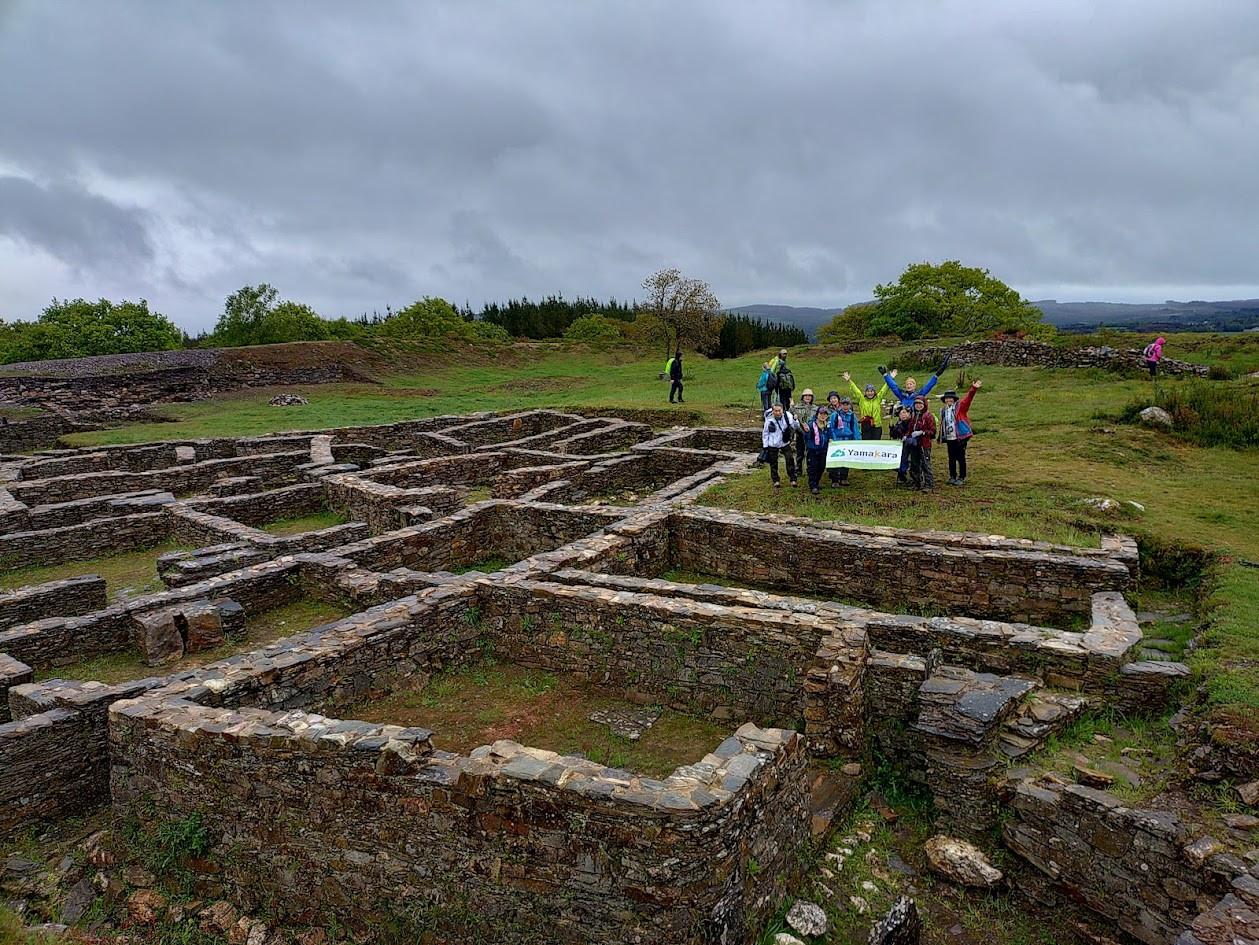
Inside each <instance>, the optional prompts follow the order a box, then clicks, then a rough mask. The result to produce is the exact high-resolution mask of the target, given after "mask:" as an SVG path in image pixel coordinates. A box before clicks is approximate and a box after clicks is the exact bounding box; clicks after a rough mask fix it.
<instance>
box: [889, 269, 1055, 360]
mask: <svg viewBox="0 0 1259 945" xmlns="http://www.w3.org/2000/svg"><path fill="white" fill-rule="evenodd" d="M874 294H875V297H876V298H877V299H878V302H877V303H876V304H875V307H874V312H873V314H872V315H871V316H870V321H869V326H868V329H867V335H868V336H871V337H877V336H880V335H899V336H900V337H901V338H904V339H906V340H910V339H914V338H928V337H939V336H942V335H966V336H970V337H978V336H983V335H988V334H991V333H993V332H997V331H1001V332H1009V333H1018V332H1022V333H1025V334H1029V335H1032V336H1034V337H1040V336H1044V335H1046V334H1052V332H1053V328H1052V326H1050V325H1046V324H1044V323H1042V321H1041V317H1042V316H1041V312H1040V310H1039V309H1038V308H1036V307H1035V306H1033V305H1032V304H1031V303H1030V302H1028V301H1027V300H1026V299H1024V298H1023V297H1022V296H1020V295H1019V294H1018V293H1017V292H1015V291H1014V290H1013V289H1011V288H1010V287H1009V286H1008V285H1006V284H1005V283H1004V282H1002V281H1001V280H1000V279H997V278H996V277H995V276H993V275H991V274H990V273H989V272H988V270H987V269H976V268H973V267H969V266H963V265H962V264H961V263H960V262H958V261H957V260H955V259H950V260H947V261H946V262H943V263H940V265H938V266H933V265H931V264H930V263H914V264H912V265H910V266H909V267H908V268H907V269H906V270H905V271H904V272H903V273H901V277H900V279H899V280H897V281H896V282H895V283H887V284H885V285H879V286H875V289H874Z"/></svg>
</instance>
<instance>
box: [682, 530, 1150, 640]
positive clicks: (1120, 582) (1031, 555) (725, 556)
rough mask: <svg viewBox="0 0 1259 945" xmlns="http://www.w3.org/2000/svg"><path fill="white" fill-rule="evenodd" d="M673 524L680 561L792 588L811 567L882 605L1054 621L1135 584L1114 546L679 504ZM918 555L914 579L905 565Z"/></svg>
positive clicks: (816, 578)
mask: <svg viewBox="0 0 1259 945" xmlns="http://www.w3.org/2000/svg"><path fill="white" fill-rule="evenodd" d="M667 527H668V535H669V550H670V556H669V557H670V564H671V565H672V566H673V567H676V568H681V569H683V570H687V571H694V572H698V573H701V574H712V575H715V576H719V577H722V578H725V579H729V580H733V581H736V582H739V583H747V584H751V585H754V586H758V587H764V588H766V589H774V590H779V589H786V590H790V589H793V588H794V587H795V586H796V585H797V584H798V583H799V580H800V578H799V575H800V573H801V569H803V568H805V567H806V566H807V568H808V569H809V580H810V583H811V585H812V589H813V593H830V594H834V595H835V596H836V597H839V598H848V599H852V600H858V601H861V602H863V603H867V604H872V605H874V606H876V607H892V608H897V609H899V608H922V609H927V610H948V611H950V612H954V613H959V614H966V615H969V616H974V617H984V618H996V619H1003V620H1017V621H1026V622H1031V621H1036V622H1040V623H1053V622H1054V621H1056V620H1060V619H1061V618H1062V617H1063V615H1069V614H1088V613H1090V611H1091V607H1092V603H1091V598H1092V595H1093V594H1094V593H1097V592H1099V591H1125V590H1127V589H1129V588H1130V587H1131V586H1132V584H1133V576H1132V573H1131V572H1130V570H1129V567H1128V564H1127V563H1126V562H1124V561H1121V560H1116V559H1115V558H1114V557H1111V556H1108V555H1106V556H1104V555H1102V554H1096V553H1095V554H1080V553H1061V552H1046V551H1025V550H1022V549H1009V550H1007V549H1006V548H1004V547H1002V546H1001V544H1000V543H994V544H995V546H994V545H993V544H990V545H989V546H988V547H987V548H983V547H976V543H974V542H972V543H966V544H963V543H958V544H955V545H944V544H941V543H937V542H936V541H933V540H931V539H932V537H934V536H931V537H928V536H925V535H921V534H919V533H915V532H913V531H908V530H903V531H901V530H895V529H885V530H882V531H883V534H872V533H871V530H869V529H860V530H859V529H838V528H835V529H819V528H812V527H808V526H805V525H801V524H796V523H793V522H790V521H789V520H778V521H774V520H768V521H767V520H765V519H761V518H752V517H748V516H741V515H736V514H731V513H724V512H716V511H710V510H707V509H704V510H698V509H692V510H688V511H684V512H677V513H675V514H674V515H672V516H671V517H670V518H669V520H668V526H667ZM909 556H912V558H913V561H914V569H913V570H914V580H913V581H907V580H905V578H904V575H903V573H902V572H903V570H904V568H905V561H906V560H907V558H908V557H909Z"/></svg>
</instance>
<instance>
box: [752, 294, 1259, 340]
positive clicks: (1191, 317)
mask: <svg viewBox="0 0 1259 945" xmlns="http://www.w3.org/2000/svg"><path fill="white" fill-rule="evenodd" d="M1032 304H1033V305H1035V306H1036V307H1037V308H1039V309H1040V310H1041V311H1042V312H1044V313H1045V321H1047V322H1049V323H1050V324H1051V325H1055V326H1057V327H1058V328H1059V329H1062V330H1063V331H1076V332H1085V331H1095V330H1096V329H1097V328H1099V327H1101V326H1107V327H1111V328H1126V329H1129V330H1138V329H1139V330H1141V331H1243V330H1245V329H1248V328H1259V299H1234V300H1231V301H1222V302H1204V301H1192V302H1176V301H1167V302H1152V303H1149V304H1142V303H1129V302H1059V301H1057V300H1056V299H1043V300H1041V301H1038V302H1033V303H1032ZM843 309H844V306H843V305H836V306H834V307H833V308H808V307H804V306H795V305H740V306H738V307H737V308H732V309H728V311H731V312H740V313H743V314H746V315H751V316H753V317H754V318H763V319H766V320H767V321H774V322H788V323H789V324H792V325H799V326H800V327H801V328H803V329H804V330H805V331H807V332H808V333H809V338H810V339H811V340H814V341H816V340H817V330H818V328H819V327H821V326H822V325H824V324H826V323H827V322H828V321H830V320H831V318H832V317H833V316H834V315H835V313H836V312H839V311H842V310H843Z"/></svg>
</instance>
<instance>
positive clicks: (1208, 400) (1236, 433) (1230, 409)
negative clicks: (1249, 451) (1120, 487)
mask: <svg viewBox="0 0 1259 945" xmlns="http://www.w3.org/2000/svg"><path fill="white" fill-rule="evenodd" d="M1154 403H1155V404H1156V405H1157V406H1159V407H1162V408H1163V409H1164V410H1166V411H1167V412H1168V414H1170V415H1171V418H1172V423H1173V426H1172V432H1173V434H1174V435H1176V436H1178V437H1180V438H1181V439H1184V440H1188V441H1189V442H1191V443H1197V444H1198V445H1199V446H1228V447H1231V448H1233V449H1245V448H1247V447H1254V446H1259V393H1256V392H1254V391H1246V390H1241V389H1239V388H1237V387H1224V386H1222V385H1218V384H1205V383H1203V382H1201V381H1191V382H1190V383H1188V384H1185V385H1180V384H1174V385H1160V386H1158V387H1156V388H1155V395H1154ZM1148 406H1149V402H1148V401H1146V400H1144V399H1142V400H1136V401H1133V402H1132V403H1130V404H1128V406H1127V407H1125V408H1124V411H1123V413H1122V414H1121V415H1120V419H1121V420H1124V421H1126V422H1128V423H1135V422H1137V419H1138V414H1140V413H1141V411H1142V410H1144V409H1145V408H1146V407H1148Z"/></svg>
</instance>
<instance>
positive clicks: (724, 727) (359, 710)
mask: <svg viewBox="0 0 1259 945" xmlns="http://www.w3.org/2000/svg"><path fill="white" fill-rule="evenodd" d="M601 708H602V709H612V708H619V709H629V710H633V709H639V708H641V707H640V706H637V705H634V704H633V703H629V702H626V701H625V700H623V699H619V698H617V697H616V696H614V695H611V694H609V693H607V692H604V691H601V690H597V689H594V688H591V687H588V686H586V685H585V684H583V683H581V682H580V681H578V680H576V679H574V678H572V677H568V676H558V675H556V674H553V673H547V672H542V671H540V670H530V669H525V668H523V667H520V666H514V665H510V664H501V663H499V664H496V663H494V662H492V661H490V662H487V663H483V664H481V665H477V666H472V667H467V668H464V669H457V670H449V671H447V672H444V673H441V674H440V675H438V676H435V677H433V679H432V680H430V681H429V682H428V684H427V685H425V686H419V687H411V688H401V689H398V690H395V691H394V692H392V693H390V694H389V695H387V696H384V697H383V698H373V699H372V700H371V701H370V702H365V703H362V704H361V705H357V706H351V707H349V708H347V709H345V710H344V711H343V712H342V713H341V714H342V715H344V716H345V717H346V718H353V719H359V720H362V721H365V722H376V723H380V724H386V723H387V724H394V725H419V726H422V727H424V728H428V729H431V730H432V731H433V732H434V733H435V734H434V736H433V742H434V744H435V745H436V746H437V747H438V748H441V749H444V750H446V751H456V752H461V753H466V752H469V751H471V750H472V749H473V748H476V747H478V746H480V745H485V744H489V743H491V742H494V741H496V740H498V739H500V738H506V739H511V740H512V741H516V742H520V743H521V744H524V745H529V746H531V747H534V748H544V749H548V750H550V751H557V752H559V753H560V754H581V755H584V756H585V757H587V758H590V759H591V760H593V761H598V762H600V763H601V764H605V765H608V766H610V767H613V768H625V769H628V770H630V771H632V772H634V773H635V774H641V775H648V776H651V777H662V776H664V775H667V774H669V773H671V772H672V771H673V769H674V768H676V767H677V766H678V765H682V764H691V763H692V762H696V761H698V760H699V759H700V758H702V757H704V755H705V754H707V753H708V752H710V751H712V750H713V749H714V748H716V747H717V745H719V744H720V743H721V742H722V740H723V739H725V738H726V737H727V736H728V735H729V734H730V733H731V732H732V731H733V730H734V729H735V728H736V727H737V724H735V723H730V722H714V721H711V720H705V719H697V718H692V717H690V716H686V715H682V714H680V713H678V712H673V711H670V710H667V709H666V710H664V712H663V713H662V714H661V716H660V718H659V719H658V720H657V721H656V723H655V724H654V725H652V727H651V728H650V729H648V730H647V732H646V733H645V734H644V735H643V736H642V737H641V738H640V739H638V740H637V741H631V740H630V739H627V738H621V737H619V736H616V735H613V734H612V733H611V732H610V731H609V729H608V728H607V726H605V725H601V724H599V723H597V722H591V721H590V720H589V718H588V716H589V715H590V713H591V712H593V711H595V710H596V709H601Z"/></svg>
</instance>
